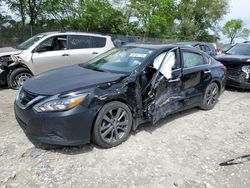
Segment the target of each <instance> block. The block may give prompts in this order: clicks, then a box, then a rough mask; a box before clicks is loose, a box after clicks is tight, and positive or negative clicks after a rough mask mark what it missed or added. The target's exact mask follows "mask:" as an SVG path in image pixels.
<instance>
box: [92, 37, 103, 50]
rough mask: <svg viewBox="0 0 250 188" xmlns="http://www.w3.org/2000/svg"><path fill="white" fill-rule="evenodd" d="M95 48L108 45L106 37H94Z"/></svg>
mask: <svg viewBox="0 0 250 188" xmlns="http://www.w3.org/2000/svg"><path fill="white" fill-rule="evenodd" d="M92 40H93V48H103V47H105V46H106V38H103V37H92Z"/></svg>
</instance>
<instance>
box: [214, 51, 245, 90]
mask: <svg viewBox="0 0 250 188" xmlns="http://www.w3.org/2000/svg"><path fill="white" fill-rule="evenodd" d="M216 59H217V60H218V61H220V62H221V63H222V64H223V65H224V66H226V67H227V71H228V72H227V85H228V86H232V87H236V88H245V89H250V69H249V70H248V71H243V70H242V68H243V67H244V66H250V56H243V55H220V56H217V57H216Z"/></svg>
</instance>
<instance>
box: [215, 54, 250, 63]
mask: <svg viewBox="0 0 250 188" xmlns="http://www.w3.org/2000/svg"><path fill="white" fill-rule="evenodd" d="M215 59H216V60H217V61H220V62H221V63H223V64H225V65H226V64H237V65H243V64H250V56H246V55H226V54H222V55H219V56H216V57H215Z"/></svg>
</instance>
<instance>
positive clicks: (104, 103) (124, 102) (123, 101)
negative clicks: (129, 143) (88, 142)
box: [90, 97, 134, 139]
mask: <svg viewBox="0 0 250 188" xmlns="http://www.w3.org/2000/svg"><path fill="white" fill-rule="evenodd" d="M114 101H118V102H121V103H123V104H125V105H126V106H127V107H128V108H129V109H130V112H131V114H132V121H133V122H132V126H134V112H133V110H132V107H131V106H130V105H129V104H128V101H126V100H125V99H123V98H122V97H119V98H113V99H108V100H106V101H105V102H103V104H102V105H101V106H100V108H99V109H98V111H97V112H96V113H95V117H94V120H93V122H92V125H91V129H90V135H92V133H93V129H94V124H95V122H96V118H97V116H98V114H99V112H100V111H101V109H102V108H103V106H104V105H106V104H108V103H111V102H114ZM90 139H91V137H90Z"/></svg>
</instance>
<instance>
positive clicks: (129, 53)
mask: <svg viewBox="0 0 250 188" xmlns="http://www.w3.org/2000/svg"><path fill="white" fill-rule="evenodd" d="M152 52H153V50H151V49H146V48H138V47H124V48H116V49H113V50H110V51H108V52H106V53H104V54H102V55H100V56H98V57H96V58H95V59H93V60H91V61H89V62H88V63H87V64H81V66H83V67H85V68H87V69H92V70H97V71H103V72H115V73H131V72H132V71H133V70H135V69H136V68H137V67H138V66H139V65H141V64H142V63H143V62H144V61H145V60H146V59H147V57H148V56H149V55H150V54H151V53H152Z"/></svg>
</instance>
